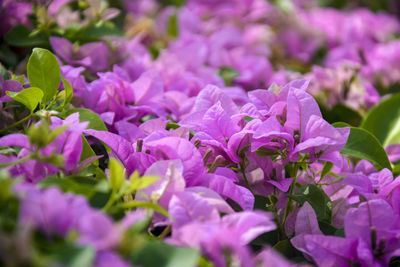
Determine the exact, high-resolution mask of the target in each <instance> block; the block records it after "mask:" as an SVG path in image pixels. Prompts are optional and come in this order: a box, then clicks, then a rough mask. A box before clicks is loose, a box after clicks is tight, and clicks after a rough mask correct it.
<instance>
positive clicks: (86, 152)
mask: <svg viewBox="0 0 400 267" xmlns="http://www.w3.org/2000/svg"><path fill="white" fill-rule="evenodd" d="M94 156H96V153H95V152H94V151H93V149H92V147H91V146H90V145H89V143H88V141H87V140H86V138H85V137H84V136H83V135H82V153H81V158H80V160H79V161H83V160H85V159H87V158H90V157H94ZM93 164H94V165H95V166H99V161H98V160H95V161H94V162H93Z"/></svg>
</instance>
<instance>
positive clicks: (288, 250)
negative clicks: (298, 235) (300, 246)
mask: <svg viewBox="0 0 400 267" xmlns="http://www.w3.org/2000/svg"><path fill="white" fill-rule="evenodd" d="M273 248H274V249H275V250H276V251H278V252H279V253H281V254H282V255H284V256H285V257H287V258H293V257H296V256H297V255H298V254H299V253H298V252H297V250H296V249H295V248H294V247H293V245H292V243H291V242H290V240H289V239H285V240H281V241H279V242H278V243H276V244H275V246H273Z"/></svg>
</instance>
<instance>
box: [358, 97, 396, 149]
mask: <svg viewBox="0 0 400 267" xmlns="http://www.w3.org/2000/svg"><path fill="white" fill-rule="evenodd" d="M399 103H400V94H395V95H393V96H392V97H390V98H388V99H385V100H383V101H382V102H380V103H379V104H378V105H376V106H375V107H373V108H372V109H371V110H370V111H369V112H368V114H367V115H366V116H365V118H364V121H363V122H362V124H361V127H362V128H364V129H366V130H368V131H369V132H370V133H372V134H373V135H375V137H376V138H377V139H378V140H379V142H380V143H381V144H382V146H383V147H386V146H387V145H390V144H395V143H400V105H399Z"/></svg>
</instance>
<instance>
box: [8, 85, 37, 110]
mask: <svg viewBox="0 0 400 267" xmlns="http://www.w3.org/2000/svg"><path fill="white" fill-rule="evenodd" d="M6 93H7V95H8V96H9V97H11V98H12V99H14V100H16V101H18V102H20V103H22V104H24V105H25V106H26V107H27V108H28V109H29V110H30V111H31V112H33V111H34V110H35V108H36V107H37V105H38V104H39V103H40V102H41V101H42V98H43V91H42V90H40V89H39V88H37V87H30V88H27V89H24V90H22V91H20V92H9V91H7V92H6Z"/></svg>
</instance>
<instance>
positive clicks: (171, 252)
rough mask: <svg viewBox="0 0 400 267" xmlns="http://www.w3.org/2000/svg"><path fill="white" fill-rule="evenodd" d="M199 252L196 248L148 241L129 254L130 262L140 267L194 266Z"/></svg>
mask: <svg viewBox="0 0 400 267" xmlns="http://www.w3.org/2000/svg"><path fill="white" fill-rule="evenodd" d="M199 257H200V253H199V252H198V251H197V250H194V249H191V248H184V247H176V246H171V245H168V244H166V243H163V242H158V241H157V242H149V243H147V244H145V245H144V246H143V247H142V249H140V250H139V251H138V252H136V253H134V254H132V255H131V257H130V259H131V263H132V264H134V265H138V266H142V267H191V266H193V267H195V266H197V263H198V261H199Z"/></svg>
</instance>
